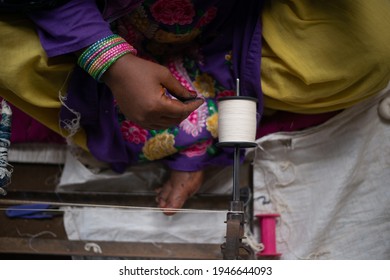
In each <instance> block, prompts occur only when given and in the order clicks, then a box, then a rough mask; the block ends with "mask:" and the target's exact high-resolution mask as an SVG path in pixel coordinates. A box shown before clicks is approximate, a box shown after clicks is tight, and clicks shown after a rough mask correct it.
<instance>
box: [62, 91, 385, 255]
mask: <svg viewBox="0 0 390 280" xmlns="http://www.w3.org/2000/svg"><path fill="white" fill-rule="evenodd" d="M386 95H387V96H389V97H388V98H390V88H389V87H388V88H387V89H386V90H384V91H383V92H382V93H381V94H380V95H378V96H377V97H375V98H372V99H370V100H368V101H366V102H364V103H361V104H359V105H356V106H354V107H352V108H350V109H348V110H345V111H344V112H342V113H340V114H339V115H338V116H336V117H334V118H332V119H331V120H329V121H328V122H326V123H324V124H322V125H320V126H318V127H314V128H311V129H308V130H304V131H301V132H292V133H274V134H271V135H268V136H266V137H263V138H261V139H258V141H257V143H258V147H257V148H255V149H252V150H250V151H249V152H248V154H247V157H248V158H254V162H253V164H254V194H253V198H254V211H255V214H257V213H270V212H272V213H274V212H277V213H279V214H280V215H281V217H280V218H279V219H278V222H277V225H276V235H277V244H276V245H277V251H278V252H280V253H282V256H281V258H282V259H306V258H318V259H390V191H389V189H390V185H389V184H390V183H389V182H390V171H389V167H390V123H389V121H388V120H385V119H381V118H380V117H379V115H378V104H379V102H380V100H381V99H382V98H383V97H384V96H386ZM67 168H69V169H67ZM83 168H84V167H83V166H82V165H79V164H77V163H75V162H73V161H72V160H71V161H70V162H68V165H67V164H65V170H64V174H63V178H62V180H61V182H62V186H61V187H60V188H61V189H62V190H66V189H67V188H68V187H70V186H71V185H72V184H76V185H77V184H78V183H80V184H79V185H80V186H83V184H85V183H88V182H92V183H91V184H90V185H89V186H90V187H91V188H92V186H94V187H93V188H96V187H97V182H99V181H101V187H97V188H103V186H107V184H108V183H110V186H113V185H115V184H114V183H113V182H114V181H113V180H114V179H115V178H116V177H115V175H113V174H109V175H107V174H105V175H102V176H103V177H99V176H100V175H94V174H93V173H91V171H89V170H87V169H85V168H84V169H83ZM68 171H69V172H68ZM231 172H232V171H231V170H229V169H226V170H222V171H221V172H219V173H216V174H214V176H213V177H212V178H211V179H210V181H211V182H210V183H208V184H209V185H208V186H213V187H214V188H215V190H216V192H217V193H218V192H220V193H224V192H225V193H226V192H228V191H230V188H231V176H232V173H231ZM148 174H149V175H150V174H151V173H148ZM158 174H160V173H158ZM66 176H68V177H66ZM105 176H107V177H105ZM121 176H132V175H121ZM147 176H148V175H146V177H147ZM155 176H157V177H159V175H155ZM157 177H156V178H154V177H153V178H154V179H153V180H151V181H149V182H153V181H158V180H159V179H160V178H157ZM83 178H84V179H83ZM120 178H122V177H120ZM120 178H119V181H118V182H120V181H121V179H120ZM124 178H125V177H124ZM129 178H130V177H128V178H127V179H129ZM91 180H92V181H91ZM126 181H127V184H128V183H129V182H130V181H131V180H126V179H124V181H123V182H126ZM141 182H142V180H141ZM146 185H147V184H146ZM206 185H207V184H206ZM144 186H145V185H144ZM110 188H111V187H110ZM206 189H207V190H209V191H210V192H211V191H212V188H209V187H207V188H206ZM269 201H270V202H271V203H267V202H269ZM225 219H226V214H225V213H223V212H221V213H210V214H206V215H205V214H188V213H179V214H177V215H175V216H173V217H166V216H164V215H163V214H162V213H159V212H157V213H156V212H153V213H151V212H130V211H124V210H120V209H99V208H96V209H95V208H93V209H83V211H79V210H78V209H77V208H74V209H71V208H69V209H67V211H66V213H65V216H64V222H65V229H66V232H67V234H68V237H69V238H70V239H73V240H80V239H81V240H111V241H131V242H172V243H180V242H190V243H216V244H221V243H222V242H224V235H225V231H226V225H225V224H224V221H225ZM254 222H255V227H254V228H255V230H256V232H255V236H254V237H255V239H254V240H259V241H260V236H258V235H259V234H258V227H257V226H256V225H257V221H254ZM250 240H253V239H250Z"/></svg>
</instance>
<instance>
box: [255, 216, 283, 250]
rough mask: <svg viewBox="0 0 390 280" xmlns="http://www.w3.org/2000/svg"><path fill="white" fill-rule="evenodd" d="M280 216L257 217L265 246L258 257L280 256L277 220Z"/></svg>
mask: <svg viewBox="0 0 390 280" xmlns="http://www.w3.org/2000/svg"><path fill="white" fill-rule="evenodd" d="M279 216H280V215H279V214H258V215H256V217H257V219H258V220H259V226H260V232H261V237H260V238H261V240H260V242H261V243H263V245H264V250H263V251H261V252H259V253H257V256H258V257H262V256H275V257H276V256H280V255H281V253H278V252H276V234H275V228H276V226H275V225H276V218H277V217H279Z"/></svg>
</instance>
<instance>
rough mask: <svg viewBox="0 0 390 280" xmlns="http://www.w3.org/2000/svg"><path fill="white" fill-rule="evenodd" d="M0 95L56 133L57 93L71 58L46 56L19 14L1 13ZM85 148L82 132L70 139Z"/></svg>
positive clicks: (71, 64) (62, 86)
mask: <svg viewBox="0 0 390 280" xmlns="http://www.w3.org/2000/svg"><path fill="white" fill-rule="evenodd" d="M0 38H1V40H0V53H1V67H0V96H1V97H3V98H4V99H6V100H7V101H9V102H10V103H12V104H13V105H15V106H16V107H18V108H20V109H21V110H23V111H24V112H25V113H27V114H29V115H30V116H32V117H33V118H35V119H37V120H38V121H40V122H41V123H43V124H44V125H46V126H47V127H49V128H50V129H52V130H54V131H56V132H57V133H59V134H61V135H63V136H67V135H66V134H64V133H66V131H64V130H63V129H61V128H60V125H59V109H60V107H61V103H60V100H59V94H60V92H61V93H62V95H64V94H65V92H66V80H67V79H68V77H69V74H70V72H71V71H72V69H73V67H74V61H73V58H72V57H65V56H64V57H58V58H56V59H50V60H48V59H47V56H46V54H45V52H44V50H43V49H42V47H41V45H40V42H39V38H38V35H37V34H36V32H35V30H34V27H33V25H32V23H31V22H30V21H29V20H28V19H26V18H23V17H21V16H16V15H12V16H10V15H5V14H1V15H0ZM72 140H73V142H75V143H76V144H78V145H79V146H81V147H83V148H85V149H86V144H85V142H86V138H85V134H84V132H83V131H80V132H79V133H78V134H76V135H75V136H74V138H72Z"/></svg>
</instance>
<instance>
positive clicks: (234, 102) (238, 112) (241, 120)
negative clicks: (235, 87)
mask: <svg viewBox="0 0 390 280" xmlns="http://www.w3.org/2000/svg"><path fill="white" fill-rule="evenodd" d="M218 137H219V142H220V143H224V142H229V143H232V142H233V143H247V142H251V143H254V142H255V140H256V100H255V99H252V98H244V97H237V98H233V97H231V98H226V99H221V100H220V101H219V103H218Z"/></svg>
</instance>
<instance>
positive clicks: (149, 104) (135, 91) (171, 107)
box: [103, 54, 203, 129]
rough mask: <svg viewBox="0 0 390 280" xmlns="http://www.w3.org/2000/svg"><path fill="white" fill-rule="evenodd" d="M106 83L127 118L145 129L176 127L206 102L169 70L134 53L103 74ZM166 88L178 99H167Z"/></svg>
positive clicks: (118, 61)
mask: <svg viewBox="0 0 390 280" xmlns="http://www.w3.org/2000/svg"><path fill="white" fill-rule="evenodd" d="M103 81H104V82H105V83H106V84H107V85H108V86H109V87H110V89H111V91H112V93H113V95H114V98H115V99H116V100H117V102H118V105H119V108H120V109H121V111H122V113H123V114H124V115H125V116H126V118H128V119H129V120H131V121H133V122H135V123H137V124H139V125H140V126H142V127H143V128H145V129H165V128H168V127H171V126H174V125H177V124H179V123H180V122H182V121H183V120H184V119H186V118H187V117H188V115H189V114H190V113H191V112H192V111H194V110H196V109H197V108H198V107H199V106H200V105H201V104H202V103H203V100H202V99H197V98H196V94H195V93H193V92H190V91H188V90H187V89H186V88H184V87H183V86H182V85H181V84H180V82H179V81H177V80H176V79H175V78H174V77H173V76H172V75H171V73H170V72H169V70H168V69H167V68H166V67H164V66H161V65H159V64H156V63H153V62H150V61H147V60H145V59H142V58H139V57H137V56H134V55H132V54H127V55H124V56H123V57H121V58H120V59H118V60H117V61H116V62H115V63H114V64H113V65H112V66H111V67H110V68H109V69H108V70H107V72H106V73H105V74H104V75H103ZM165 88H166V89H167V90H168V92H169V93H170V94H171V95H173V96H175V97H176V98H178V99H179V100H175V99H172V98H170V97H168V96H167V95H166V94H165ZM180 100H181V101H180Z"/></svg>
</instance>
